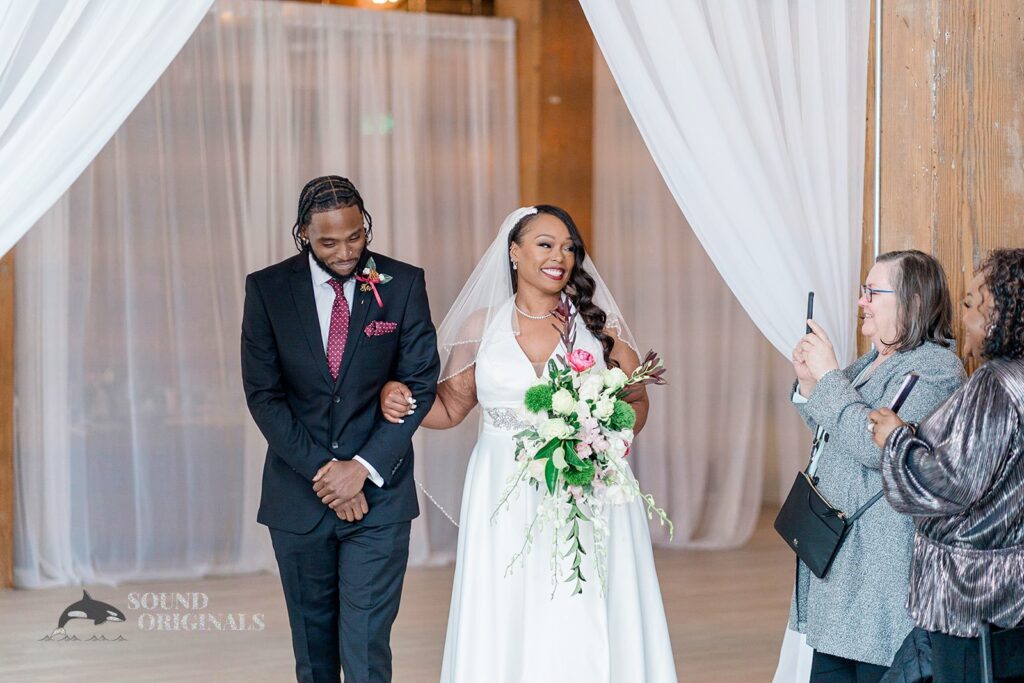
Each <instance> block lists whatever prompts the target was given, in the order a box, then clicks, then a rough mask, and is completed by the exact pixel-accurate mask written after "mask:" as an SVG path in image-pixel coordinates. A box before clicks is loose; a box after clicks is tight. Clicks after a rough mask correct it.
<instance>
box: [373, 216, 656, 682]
mask: <svg viewBox="0 0 1024 683" xmlns="http://www.w3.org/2000/svg"><path fill="white" fill-rule="evenodd" d="M562 296H566V297H568V299H569V301H570V302H571V303H572V304H573V305H574V307H575V308H576V309H577V311H578V313H579V315H578V318H577V325H576V347H577V348H582V349H585V350H587V351H589V352H590V353H591V354H592V355H593V356H594V358H595V359H596V360H597V367H599V368H603V367H605V366H606V362H610V363H611V364H618V365H619V366H620V367H621V368H622V370H623V371H625V372H626V373H627V374H629V373H630V372H632V371H633V370H634V369H635V368H636V367H637V366H638V365H639V358H638V356H637V352H636V345H635V343H634V342H633V339H632V336H631V335H630V334H629V330H628V328H627V327H626V326H625V324H624V323H623V322H622V319H621V315H620V313H619V310H618V308H617V307H616V306H615V302H614V300H613V299H612V297H611V296H610V294H609V293H608V291H607V288H606V287H605V285H604V283H603V282H602V281H601V279H600V277H599V276H598V275H597V272H596V270H595V269H594V268H593V264H592V263H591V262H590V261H589V260H587V259H586V252H585V250H584V245H583V242H582V239H581V238H580V235H579V232H578V230H577V229H576V226H575V224H574V223H573V221H572V218H571V217H569V215H568V214H567V213H565V212H564V211H562V210H561V209H558V208H556V207H551V206H538V207H529V208H523V209H518V210H516V211H515V212H513V213H512V214H511V215H510V216H509V217H508V218H506V219H505V222H504V223H503V225H502V228H501V230H500V231H499V234H498V236H497V238H496V239H495V241H494V243H493V244H492V245H491V247H490V249H489V250H488V252H487V253H486V254H485V255H484V257H483V259H481V261H480V263H479V264H478V265H477V267H476V269H475V270H474V272H473V275H472V276H471V277H470V279H469V281H468V282H467V283H466V286H465V287H464V288H463V291H462V293H461V294H460V295H459V298H458V299H457V300H456V302H455V304H454V305H453V307H452V310H451V311H450V312H449V313H448V315H447V316H446V317H445V320H444V322H443V323H442V324H441V327H440V329H439V332H438V339H439V346H440V354H441V361H442V367H443V370H442V374H441V377H442V379H441V382H440V384H439V386H438V392H437V400H436V402H435V403H434V405H433V407H432V408H431V410H430V412H429V413H428V415H427V417H426V418H425V419H424V421H423V426H425V427H428V428H431V429H445V428H448V427H453V426H455V425H456V424H458V423H459V422H461V421H462V420H463V419H464V418H465V417H466V415H467V414H468V413H469V412H470V411H471V410H472V408H473V407H474V406H475V405H476V404H477V403H479V404H480V407H481V409H482V424H481V427H480V432H479V437H478V441H477V444H476V447H475V448H474V449H473V454H472V456H471V458H470V461H469V469H468V471H467V473H466V484H465V491H464V493H463V498H462V512H461V515H460V517H461V525H460V528H459V543H458V554H457V560H456V566H455V582H454V586H453V588H452V601H451V609H450V612H449V617H448V633H447V637H446V639H445V647H444V663H443V665H442V669H441V681H442V683H484V682H486V683H548V682H551V683H554V682H558V683H602V682H604V683H640V682H645V683H672V682H674V681H675V680H676V673H675V666H674V660H673V656H672V647H671V644H670V642H669V636H668V627H667V624H666V622H665V612H664V607H663V606H662V601H661V590H660V587H659V585H658V577H657V574H656V573H655V568H654V558H653V554H652V551H651V539H650V533H649V531H648V527H647V515H646V513H645V512H644V509H643V507H642V502H641V501H640V500H639V499H634V500H632V501H631V502H629V503H625V504H621V505H609V506H606V508H605V517H606V521H607V523H608V529H609V533H608V540H607V548H608V549H607V567H606V577H607V579H606V585H605V589H604V590H603V591H602V587H601V585H600V583H599V582H598V580H597V578H598V572H597V571H596V569H595V567H594V566H593V564H592V563H593V562H594V554H593V553H591V554H589V555H587V556H586V559H585V560H584V564H583V574H584V576H585V577H586V578H587V579H588V580H587V582H586V583H584V584H583V592H582V593H580V594H576V595H573V594H572V591H573V586H572V585H570V584H564V583H563V584H559V585H558V586H557V587H555V586H554V585H553V578H552V577H553V573H552V565H551V562H552V553H551V552H550V550H551V544H552V533H553V532H554V531H556V530H554V529H551V528H546V529H544V530H542V532H540V533H539V534H535V540H534V543H533V547H532V549H531V550H530V552H528V553H527V554H526V555H525V557H524V558H523V561H522V562H521V563H520V562H516V563H515V564H514V565H513V566H512V567H511V568H509V565H510V561H511V560H512V557H513V556H514V555H515V554H516V552H517V551H519V550H520V548H521V547H522V545H523V541H524V538H525V533H526V529H527V527H528V526H529V525H530V522H531V521H532V520H533V518H534V514H535V512H536V509H537V504H538V500H539V496H540V494H539V493H538V492H537V491H536V490H534V489H533V488H532V487H526V486H523V487H521V494H520V495H519V496H518V497H514V498H513V500H512V501H511V502H510V504H509V505H508V506H507V507H503V508H502V509H501V511H500V512H498V514H496V515H493V519H492V514H493V513H494V512H495V509H496V507H497V505H498V501H499V500H500V498H501V495H502V493H503V491H504V490H505V489H506V487H507V485H508V483H509V477H510V475H512V474H513V473H514V471H515V469H516V465H517V464H516V461H515V444H514V442H513V440H512V435H513V434H515V433H516V432H518V431H519V430H520V429H522V428H523V424H522V422H521V420H522V416H523V412H522V410H523V394H524V393H525V391H526V390H527V389H528V388H529V387H530V386H532V385H533V384H535V383H536V382H537V381H538V377H539V375H541V374H542V373H543V372H544V367H545V365H546V364H547V361H548V360H549V359H551V358H553V357H554V356H555V355H557V354H558V353H562V354H564V353H565V351H564V349H562V347H561V342H560V339H559V333H558V331H557V330H556V329H555V327H554V325H553V324H552V323H553V322H555V319H554V318H553V317H552V313H551V311H552V310H553V309H554V308H555V307H556V306H557V305H558V303H559V301H560V299H561V297H562ZM606 359H607V360H606ZM381 397H382V408H383V410H384V413H385V416H387V417H388V419H391V420H393V421H396V420H399V419H401V418H402V417H403V416H404V415H406V414H409V412H410V411H411V410H415V407H414V399H413V398H412V397H411V396H410V395H409V391H408V389H407V388H405V387H404V385H401V384H400V383H397V382H392V383H389V385H388V386H386V387H385V388H384V391H383V392H382V394H381ZM627 400H628V401H629V402H630V403H631V405H632V406H633V408H634V409H635V410H636V413H637V422H636V427H635V429H636V431H639V430H640V428H642V426H643V423H644V420H645V419H646V416H647V407H648V404H647V396H646V392H644V391H642V390H638V391H636V392H634V393H633V394H632V396H628V397H627ZM410 405H412V406H413V407H412V408H410ZM438 457H440V456H438ZM582 526H583V530H582V531H583V538H584V544H585V547H586V548H592V547H593V540H592V536H590V534H589V532H590V525H589V524H584V525H582ZM561 533H562V534H563V536H564V534H565V532H564V530H562V531H561ZM560 561H561V562H568V560H560ZM564 573H565V572H563V574H564ZM553 590H554V594H553V595H552V591H553Z"/></svg>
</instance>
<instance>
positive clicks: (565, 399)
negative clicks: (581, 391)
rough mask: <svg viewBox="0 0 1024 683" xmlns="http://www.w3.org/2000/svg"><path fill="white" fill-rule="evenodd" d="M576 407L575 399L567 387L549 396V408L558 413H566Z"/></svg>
mask: <svg viewBox="0 0 1024 683" xmlns="http://www.w3.org/2000/svg"><path fill="white" fill-rule="evenodd" d="M575 407H576V401H575V399H573V397H572V394H571V393H570V392H569V390H568V389H559V390H558V391H556V392H555V393H554V394H553V395H552V396H551V410H553V411H554V412H555V413H556V414H558V415H568V414H569V413H571V412H572V411H573V409H574V408H575Z"/></svg>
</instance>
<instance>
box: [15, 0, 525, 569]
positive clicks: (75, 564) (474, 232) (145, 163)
mask: <svg viewBox="0 0 1024 683" xmlns="http://www.w3.org/2000/svg"><path fill="white" fill-rule="evenodd" d="M142 4H145V3H142ZM514 40H515V34H514V26H513V24H512V22H510V21H507V20H497V19H466V18H457V17H445V16H440V15H426V14H408V13H381V12H372V11H363V10H351V9H341V8H337V7H324V6H318V5H307V4H298V3H279V2H252V1H251V0H218V2H217V3H216V5H215V6H214V7H213V9H212V10H211V11H210V13H209V14H208V15H207V16H206V18H205V20H203V21H202V23H201V24H200V25H199V27H198V29H197V30H196V32H195V34H194V35H193V37H192V38H191V40H189V42H188V43H187V44H186V45H185V47H184V49H183V50H182V51H181V54H180V55H179V56H178V58H177V59H176V60H174V62H173V63H172V64H171V65H170V67H169V68H168V69H167V71H166V73H165V74H164V75H163V76H162V77H161V78H160V79H159V81H157V83H156V85H155V86H154V88H153V90H152V91H151V92H150V93H149V95H148V96H146V97H145V99H143V100H142V102H141V103H140V105H139V106H138V108H137V109H136V110H135V111H134V113H133V114H132V115H131V116H130V117H129V118H128V119H127V121H126V122H125V124H124V125H123V126H122V127H121V128H120V130H118V131H117V133H116V134H115V135H114V136H113V138H112V139H111V140H110V143H109V144H108V145H107V146H106V147H105V148H104V149H103V150H102V152H101V153H100V154H99V155H98V156H97V157H96V159H95V161H94V162H93V163H92V164H91V165H89V167H88V169H87V170H86V171H85V172H84V173H83V174H82V176H81V177H80V179H79V180H78V181H77V182H75V184H74V185H73V186H72V187H71V189H70V190H69V191H68V192H67V193H66V194H64V195H63V197H61V198H60V200H59V201H58V202H57V204H56V205H55V206H54V208H53V209H52V210H50V211H49V212H47V213H46V214H45V215H44V216H43V217H42V219H41V220H40V221H39V222H38V224H37V225H36V227H35V228H34V229H33V230H32V231H31V232H30V233H29V234H28V235H27V236H26V237H25V238H24V239H23V240H22V241H21V242H20V244H19V246H18V269H17V270H18V272H17V297H18V299H17V313H16V315H17V320H16V327H17V330H16V334H17V340H16V367H17V377H16V392H17V408H16V409H17V416H16V442H17V443H16V461H15V476H16V482H17V483H16V582H17V584H18V585H20V586H44V585H51V584H61V583H77V582H97V581H122V580H138V579H155V578H165V577H187V576H197V575H206V574H212V573H226V572H239V571H249V570H261V569H272V568H273V565H274V563H273V556H272V553H271V551H270V548H269V539H268V536H267V533H266V529H265V528H263V527H261V526H259V525H257V524H256V521H255V520H256V506H257V504H258V499H259V493H260V474H261V470H262V464H263V459H264V454H265V449H266V445H265V442H264V441H263V439H262V437H261V436H260V434H259V432H258V431H257V430H256V428H255V426H254V425H253V424H252V421H251V419H250V417H249V415H248V411H247V409H246V407H245V402H244V398H243V394H242V389H241V379H240V376H239V341H238V339H239V326H240V321H241V310H242V298H243V282H244V277H245V274H246V273H247V272H250V271H252V270H255V269H258V268H261V267H263V266H265V265H268V264H270V263H272V262H275V261H278V260H281V259H282V258H285V257H286V256H288V255H290V254H293V253H294V249H295V248H294V246H293V244H292V240H291V236H290V228H291V225H292V223H293V222H294V220H295V206H296V203H297V199H298V194H299V190H300V189H301V187H302V185H303V183H304V182H305V181H306V180H308V179H309V178H312V177H314V176H317V175H322V174H326V173H339V174H342V175H346V176H348V177H350V178H351V179H352V180H353V181H354V182H355V183H356V185H357V186H358V187H359V188H360V190H361V192H362V194H363V197H364V198H365V200H366V202H367V207H368V209H369V210H370V212H371V213H372V214H373V216H374V233H375V237H374V242H373V248H375V249H379V250H380V251H383V252H385V253H389V254H392V255H394V256H395V257H397V258H400V259H403V260H407V261H411V262H413V263H417V264H419V265H421V266H423V267H425V268H426V271H427V286H428V290H429V294H430V297H431V300H432V303H433V314H434V317H435V320H437V321H440V319H441V317H442V316H443V315H444V312H445V308H446V306H447V305H448V303H449V302H451V301H452V300H454V298H455V295H456V293H457V292H458V290H459V288H460V287H461V285H462V283H463V281H464V280H465V278H466V277H467V276H468V274H469V272H470V270H471V268H472V266H473V264H474V262H475V260H476V258H477V257H478V255H479V254H480V253H482V252H483V250H484V248H485V247H486V245H487V244H489V243H490V241H491V240H492V239H493V235H494V232H495V230H496V229H497V226H498V224H499V222H500V220H501V218H502V217H503V216H504V215H505V214H506V213H507V212H508V210H509V209H510V207H512V206H514V205H515V202H516V199H517V196H518V186H517V177H518V164H517V149H516V133H515V129H516V120H515V62H514V59H515V54H514V47H515V46H514ZM0 45H3V43H0ZM4 47H6V45H4ZM8 175H10V173H8V171H7V167H5V182H6V179H7V176H8ZM7 208H8V207H7V206H3V208H2V209H0V211H6V210H7ZM0 225H6V223H5V222H4V221H0ZM432 438H437V439H439V440H438V441H436V442H431V441H430V439H432ZM466 438H467V437H466V436H465V435H459V434H453V435H448V434H446V435H442V436H439V437H434V436H433V435H426V436H425V437H423V438H422V439H421V445H423V446H424V448H422V449H421V453H424V455H422V456H421V457H420V458H419V459H418V462H417V474H418V476H419V477H420V478H421V479H426V480H427V481H428V483H429V484H430V485H431V486H440V487H441V491H440V495H441V497H442V498H445V497H447V498H452V497H454V495H455V494H454V492H455V491H457V490H458V489H459V488H460V487H461V483H462V478H463V471H464V470H463V469H460V467H463V468H464V463H465V458H466V457H467V456H468V452H469V447H470V445H471V443H472V442H471V440H470V441H469V443H466V442H465V440H466ZM460 439H461V440H462V441H459V440H460ZM445 444H447V445H448V446H450V447H451V449H452V450H451V451H450V452H446V451H444V450H443V449H442V446H444V445H445ZM463 454H464V455H463ZM460 459H461V464H460ZM438 468H441V473H440V474H435V473H434V472H432V470H436V469H438ZM425 511H427V514H426V515H425V516H424V517H422V518H421V519H420V520H418V522H417V526H416V531H415V540H414V544H413V545H414V547H413V560H414V561H419V562H423V561H427V560H429V559H431V552H432V550H433V549H434V548H435V547H437V546H438V545H440V546H441V547H443V548H449V547H451V546H452V545H453V543H452V540H451V539H452V538H454V537H453V536H450V534H451V532H450V531H449V530H448V529H447V528H446V525H447V526H448V527H451V525H450V523H449V522H447V521H446V520H444V519H443V518H441V517H440V515H439V513H437V512H434V511H429V510H426V508H425ZM432 532H434V533H435V534H436V535H438V536H439V537H440V540H438V541H434V540H432ZM445 534H449V536H445ZM442 557H443V556H442Z"/></svg>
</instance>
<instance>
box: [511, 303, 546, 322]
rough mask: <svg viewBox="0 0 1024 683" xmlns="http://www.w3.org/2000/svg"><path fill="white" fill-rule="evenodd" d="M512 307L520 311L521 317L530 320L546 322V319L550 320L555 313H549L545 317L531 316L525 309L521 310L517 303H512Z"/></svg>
mask: <svg viewBox="0 0 1024 683" xmlns="http://www.w3.org/2000/svg"><path fill="white" fill-rule="evenodd" d="M512 305H513V306H515V307H516V310H517V311H519V315H521V316H523V317H524V318H529V319H530V320H544V318H550V317H551V316H552V315H554V311H548V312H547V313H545V314H544V315H530V314H529V313H527V312H526V311H524V310H523V309H521V308H519V304H518V303H516V302H515V301H513V302H512Z"/></svg>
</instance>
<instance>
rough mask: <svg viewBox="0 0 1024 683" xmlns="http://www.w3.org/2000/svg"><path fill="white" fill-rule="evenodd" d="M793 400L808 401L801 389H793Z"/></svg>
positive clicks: (794, 401)
mask: <svg viewBox="0 0 1024 683" xmlns="http://www.w3.org/2000/svg"><path fill="white" fill-rule="evenodd" d="M791 400H792V401H793V403H807V399H806V398H804V396H803V394H801V393H800V389H794V390H793V398H792V399H791Z"/></svg>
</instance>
